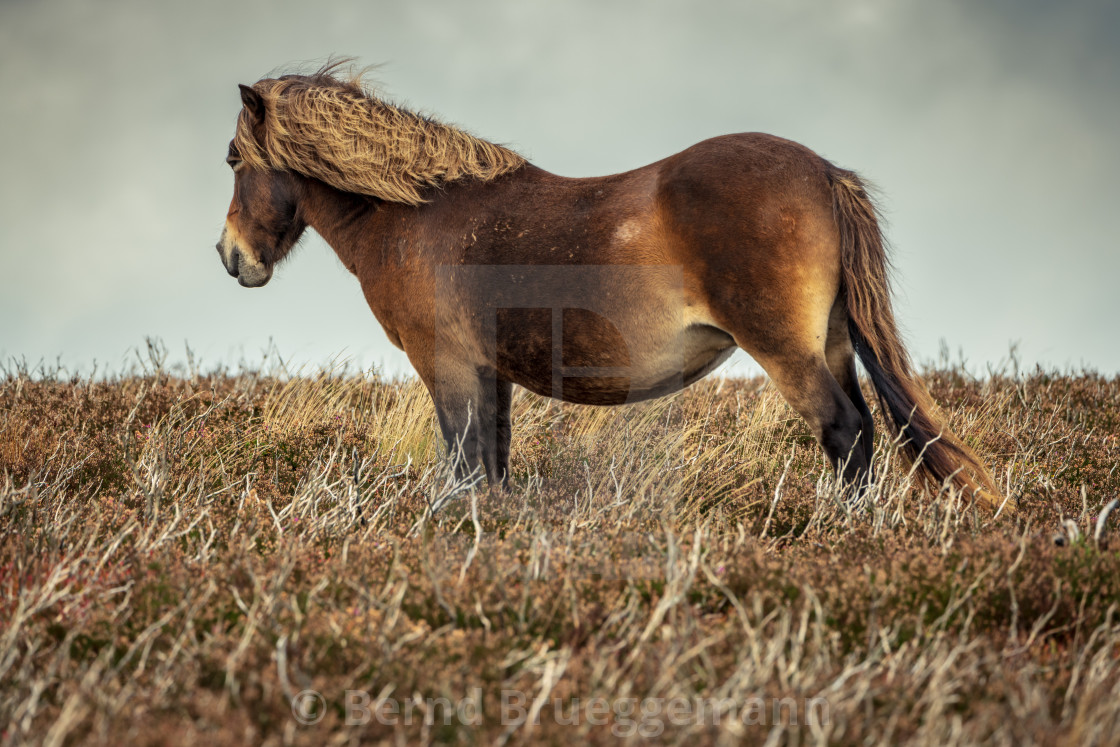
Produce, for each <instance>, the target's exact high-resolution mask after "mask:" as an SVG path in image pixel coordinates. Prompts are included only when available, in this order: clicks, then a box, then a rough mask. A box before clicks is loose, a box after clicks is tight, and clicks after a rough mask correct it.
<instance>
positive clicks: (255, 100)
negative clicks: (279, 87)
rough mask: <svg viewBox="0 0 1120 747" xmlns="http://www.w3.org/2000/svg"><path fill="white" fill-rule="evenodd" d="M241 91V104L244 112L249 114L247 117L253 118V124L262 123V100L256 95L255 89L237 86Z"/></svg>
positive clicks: (241, 85)
mask: <svg viewBox="0 0 1120 747" xmlns="http://www.w3.org/2000/svg"><path fill="white" fill-rule="evenodd" d="M237 87H238V88H240V89H241V103H242V104H243V105H244V106H245V110H246V111H247V112H249V116H250V117H252V118H253V121H254V122H263V121H264V99H263V98H261V95H260V94H259V93H257V91H256V89H254V88H252V87H250V86H246V85H244V84H239V85H238V86H237Z"/></svg>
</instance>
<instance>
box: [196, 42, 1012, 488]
mask: <svg viewBox="0 0 1120 747" xmlns="http://www.w3.org/2000/svg"><path fill="white" fill-rule="evenodd" d="M240 89H241V100H242V104H243V107H242V110H241V112H240V114H239V116H238V120H237V129H236V134H235V136H234V138H233V140H232V141H231V143H230V146H229V154H228V157H227V161H228V163H229V165H230V166H231V167H232V168H233V172H234V192H233V200H232V202H231V204H230V208H229V214H228V215H227V217H226V223H225V229H224V230H223V232H222V236H221V240H220V241H219V243H218V246H217V248H218V253H219V254H220V255H221V259H222V262H223V264H224V265H225V267H226V270H227V271H228V272H229V274H230V275H232V276H234V277H236V278H237V280H238V281H239V282H240V283H241V285H243V286H246V287H257V286H262V285H264V284H265V283H267V282H268V281H269V279H270V278H271V277H272V271H273V268H274V267H275V265H276V264H277V263H278V262H280V261H281V260H282V259H283V258H284V257H285V256H286V255H287V254H288V253H289V251H290V250H291V249H292V247H293V246H294V245H295V244H296V242H297V241H298V240H299V238H300V236H301V234H303V232H304V230H305V229H306V228H307V227H308V226H310V227H312V228H314V229H315V231H317V232H318V233H319V234H320V235H321V236H322V237H323V239H325V240H326V242H327V243H328V244H329V245H330V246H331V247H332V248H333V249H334V251H335V252H336V253H337V254H338V257H339V258H340V259H341V260H342V263H343V264H344V265H345V266H346V267H347V268H349V270H350V271H351V272H352V273H353V274H354V275H356V276H357V278H358V280H359V282H360V283H361V287H362V291H363V293H364V294H365V298H366V301H367V302H368V303H369V307H370V309H371V310H372V311H373V313H374V315H375V316H376V317H377V320H378V321H379V322H380V323H381V325H382V327H383V328H384V329H385V333H386V334H387V335H388V337H389V339H390V340H391V341H392V343H393V344H394V345H396V346H397V347H399V348H401V349H402V350H404V351H405V353H406V354H407V355H408V358H409V360H410V361H411V363H412V365H413V366H414V367H415V369H416V372H417V373H418V374H419V376H420V378H421V379H422V380H423V382H424V384H425V385H426V386H427V388H428V390H429V392H430V393H431V396H432V399H433V400H434V402H435V406H436V412H437V415H438V420H439V425H440V428H441V430H442V433H443V436H444V438H445V439H446V441H447V442H448V445H449V449H450V452H451V453H452V454H453V455H457V459H458V462H457V468H458V469H459V471H460V474H462V473H466V472H470V471H472V470H474V469H476V468H477V467H478V466H479V464H481V466H482V468H483V469H484V470H485V473H486V476H487V479H488V480H489V482H490V484H491V485H492V486H494V485H499V484H505V482H506V481H507V480H508V478H509V446H510V399H511V394H512V386H513V385H514V384H518V385H520V386H523V387H525V388H526V389H529V390H530V391H532V392H535V393H537V394H539V395H542V396H545V397H553V398H557V399H562V400H564V401H567V402H577V403H583V404H591V405H611V404H620V403H624V402H633V401H637V400H642V399H647V398H651V397H657V396H660V395H664V394H667V393H669V392H673V391H676V390H679V389H681V388H683V387H685V386H688V385H689V384H691V383H692V382H694V381H696V380H697V379H699V378H701V377H702V376H704V375H705V374H707V373H708V372H710V371H711V370H712V369H714V368H715V367H716V366H718V365H719V364H720V363H721V362H722V361H723V360H725V359H726V358H727V357H728V356H729V355H730V354H731V352H732V351H733V350H734V349H735V347H736V346H738V347H739V348H742V349H743V350H745V351H746V352H747V353H749V354H750V355H751V356H752V357H753V358H754V359H755V360H756V361H757V362H758V363H759V364H760V365H761V366H762V367H763V369H765V371H766V372H767V374H768V375H769V376H770V378H771V379H772V380H773V382H774V384H775V385H776V386H777V388H778V390H779V391H780V392H781V394H782V396H783V397H785V399H786V400H787V401H788V402H789V403H790V405H791V406H792V407H793V408H794V409H795V410H796V411H797V412H798V413H800V415H801V416H802V417H803V418H804V419H805V420H806V421H807V422H808V424H809V426H810V428H811V429H812V431H813V433H814V434H815V436H816V437H817V440H818V441H819V442H820V445H821V446H822V447H823V449H824V452H825V454H826V455H827V457H828V460H829V462H830V463H831V464H832V465H833V466H834V468H835V469H836V470H837V471H838V472H839V473H840V475H841V477H842V479H843V480H845V481H846V482H848V483H850V484H852V485H853V486H855V487H856V488H859V487H862V486H864V485H866V484H867V482H868V481H869V480H870V461H871V457H872V452H873V434H874V423H873V421H872V416H871V411H870V410H869V409H868V407H867V403H866V402H865V401H864V398H863V395H862V393H861V391H860V385H859V381H858V379H857V375H856V368H855V356H856V355H858V356H859V358H860V360H861V361H862V363H863V366H864V368H865V369H866V370H867V373H868V375H869V377H870V379H871V382H872V383H873V385H874V387H875V390H876V392H877V394H878V397H879V400H880V402H881V404H882V408H883V412H884V413H885V415H886V419H887V421H888V423H889V425H890V428H891V430H892V431H893V432H894V434H895V435H896V436H898V437H899V438H900V440H901V441H903V442H904V443H905V447H904V448H905V452H906V453H907V455H908V456H909V457H910V458H911V459H912V460H920V465H921V467H922V468H923V469H924V473H925V475H926V476H927V477H928V479H929V480H930V481H931V482H932V483H934V484H935V485H936V486H940V485H942V484H944V483H946V482H947V481H948V482H951V483H954V484H955V485H956V486H958V487H960V488H962V489H964V490H966V491H968V492H969V493H973V494H975V493H979V494H981V495H985V496H986V497H988V498H989V499H991V498H994V496H997V495H998V493H999V491H998V489H997V488H996V486H995V484H994V481H993V480H992V478H991V477H990V475H989V474H988V472H987V470H986V469H985V468H984V466H983V465H982V464H981V462H980V460H979V459H978V458H977V457H976V455H975V454H974V453H973V451H972V450H971V449H969V448H968V447H967V446H966V445H965V444H964V443H963V442H962V441H961V440H960V439H958V438H957V437H956V436H954V435H953V434H952V433H950V432H949V431H948V430H947V429H946V428H945V427H944V426H943V425H942V424H941V423H940V422H939V421H938V419H937V417H936V415H935V409H936V408H935V405H934V404H933V402H932V400H931V398H930V397H929V395H928V394H927V392H926V390H925V389H924V387H923V386H922V384H921V383H920V381H919V380H918V379H917V378H916V377H915V374H914V371H913V367H912V365H911V363H910V360H909V358H908V356H907V353H906V351H905V349H904V348H903V346H902V344H901V342H900V340H899V335H898V332H897V330H896V327H895V320H894V315H893V312H892V310H891V303H890V292H889V287H888V262H887V257H886V255H885V252H884V242H883V239H882V236H881V234H880V230H879V225H878V221H877V216H876V210H875V207H874V206H873V204H872V202H871V200H870V199H869V196H868V192H867V189H866V188H865V186H864V184H863V182H862V181H861V180H860V178H859V177H858V176H856V174H854V173H852V172H851V171H846V170H844V169H841V168H838V167H836V166H834V165H833V164H831V163H829V162H828V161H826V160H825V159H824V158H822V157H820V156H818V155H816V154H815V153H813V152H812V151H810V150H809V149H808V148H806V147H804V146H802V145H799V144H797V143H794V142H791V141H789V140H784V139H782V138H778V137H774V136H772V135H765V134H758V133H747V134H738V135H727V136H723V137H717V138H712V139H710V140H705V141H704V142H701V143H698V144H696V145H693V146H692V147H690V148H688V149H686V150H684V151H681V152H680V153H677V154H676V155H673V156H670V157H668V158H665V159H663V160H661V161H658V162H656V163H653V164H650V165H648V166H644V167H642V168H639V169H636V170H634V171H629V172H626V173H622V174H616V175H613V176H605V177H596V178H581V179H573V178H564V177H560V176H556V175H554V174H551V173H549V172H547V171H544V170H542V169H539V168H537V167H536V166H533V165H532V164H530V163H528V162H527V161H526V160H525V159H524V158H523V157H521V156H520V155H518V154H517V153H515V152H513V151H512V150H509V149H507V148H505V147H502V146H500V145H496V144H493V143H490V142H486V141H485V140H482V139H479V138H477V137H474V136H472V135H469V134H467V133H466V132H463V131H461V130H459V129H456V128H454V127H450V126H448V125H445V124H441V123H439V122H437V121H434V120H432V119H430V118H426V117H422V116H419V115H417V114H414V113H412V112H409V111H407V110H405V109H402V108H399V107H397V106H394V105H391V104H389V103H387V102H385V101H382V100H380V99H378V98H377V97H376V96H375V95H373V94H372V93H370V92H368V91H367V90H366V89H365V88H364V87H363V86H362V84H361V81H360V76H359V77H353V78H351V77H344V76H342V75H340V74H339V73H338V65H337V63H336V64H333V65H329V66H327V67H325V68H323V69H321V70H320V71H318V72H317V73H314V74H311V75H285V76H282V77H279V78H265V79H262V80H259V81H258V82H257V83H255V84H253V85H252V86H245V85H242V86H241V87H240Z"/></svg>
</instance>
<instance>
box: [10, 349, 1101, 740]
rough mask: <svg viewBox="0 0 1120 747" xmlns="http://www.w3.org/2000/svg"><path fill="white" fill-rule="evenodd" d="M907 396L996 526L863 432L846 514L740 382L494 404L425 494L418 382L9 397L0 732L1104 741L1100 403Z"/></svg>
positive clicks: (986, 395) (288, 381)
mask: <svg viewBox="0 0 1120 747" xmlns="http://www.w3.org/2000/svg"><path fill="white" fill-rule="evenodd" d="M926 381H927V382H928V383H929V386H930V389H931V393H932V394H933V396H934V397H935V398H936V399H937V400H938V401H940V402H942V403H944V412H945V414H946V416H947V418H948V420H949V422H950V424H951V425H952V427H953V428H954V429H955V430H956V431H957V432H958V433H960V434H961V436H962V438H963V439H965V440H966V441H967V442H968V443H969V444H970V445H971V446H973V447H974V448H975V449H976V450H977V451H978V452H980V453H982V454H985V455H988V458H989V459H990V463H991V464H992V465H994V467H995V469H994V470H993V471H994V473H995V474H996V476H997V478H998V480H999V482H1000V487H1001V489H1002V490H1003V492H1004V494H1005V495H1009V496H1012V500H1015V501H1017V503H1018V509H1019V510H1018V512H1017V513H1016V514H1015V515H1014V516H1012V517H1009V516H1007V515H1006V514H1004V515H1001V516H998V517H995V518H992V516H991V512H990V511H981V510H978V509H974V508H971V507H970V506H969V505H968V503H967V502H966V501H964V500H962V498H961V496H960V494H959V493H958V492H956V491H955V490H954V489H952V488H949V489H948V490H946V491H943V492H941V493H940V494H937V495H934V494H932V493H930V492H929V491H928V490H927V489H926V488H923V487H921V486H920V485H919V484H918V483H917V482H916V481H912V480H911V479H910V477H909V476H908V474H907V473H906V472H904V471H903V470H902V469H901V468H900V467H898V466H897V464H896V460H895V454H894V451H893V449H892V448H891V444H889V443H888V442H886V441H884V442H883V443H882V444H881V445H880V446H881V449H880V454H879V462H878V464H877V469H878V474H879V479H878V482H877V483H876V485H875V487H874V488H873V489H872V490H871V491H869V492H868V493H867V495H865V496H864V497H863V498H861V499H859V500H855V501H853V500H852V499H850V498H849V497H847V496H845V495H843V494H841V493H839V492H838V491H837V489H836V486H835V484H834V482H833V480H832V478H831V476H830V470H829V469H828V468H827V466H826V465H825V463H824V461H823V458H822V457H820V456H819V453H818V450H817V448H816V446H815V444H814V443H813V442H812V439H811V437H810V436H809V434H808V432H807V431H806V430H805V429H804V426H803V425H802V422H801V421H800V420H799V419H798V418H797V417H796V416H795V415H794V414H793V413H792V412H791V411H789V410H788V409H787V407H786V405H785V404H784V403H783V402H782V400H781V399H780V398H779V397H778V396H777V395H776V393H775V392H773V390H772V389H771V388H770V387H769V386H768V385H766V384H765V383H764V382H761V381H736V380H728V381H718V380H715V381H707V382H703V383H701V384H700V385H697V386H694V387H692V388H691V389H689V390H687V391H685V392H683V393H681V394H679V395H676V396H673V397H671V398H668V399H666V400H662V401H659V402H655V403H651V404H647V405H642V406H630V407H625V408H619V409H594V408H581V407H578V406H567V405H565V406H563V407H560V408H555V407H554V406H552V405H550V404H549V403H546V402H544V401H542V400H540V399H538V398H535V397H532V396H530V395H525V394H523V393H522V394H519V395H518V397H517V399H516V400H515V404H514V407H515V421H514V422H515V423H516V425H515V432H514V447H513V455H514V456H513V471H514V485H515V487H514V489H513V491H512V493H511V494H509V495H499V494H492V493H488V492H483V491H480V490H478V489H477V487H474V488H472V487H470V486H466V487H464V486H461V485H460V486H456V485H455V484H454V482H453V480H452V479H451V478H450V477H449V476H448V474H447V473H446V472H445V470H444V469H443V467H442V463H441V461H440V459H439V454H438V451H437V441H436V438H435V424H434V422H433V420H434V416H433V413H432V409H431V405H430V403H429V402H428V401H427V399H426V395H425V393H424V391H423V389H422V387H420V386H419V385H418V384H417V383H416V382H414V381H403V382H387V381H382V380H380V379H377V378H376V377H355V376H336V375H332V374H330V373H323V374H320V375H318V376H315V377H311V378H298V377H297V378H289V377H281V376H271V375H266V374H257V373H248V374H242V375H237V376H233V375H223V374H215V375H211V376H206V377H199V376H190V377H187V376H181V377H180V376H168V375H167V374H165V373H163V372H156V373H153V374H151V375H148V376H140V377H121V378H117V379H114V380H110V381H92V382H91V381H86V380H79V379H70V380H61V379H60V378H59V377H57V376H45V377H38V378H36V377H31V376H28V375H27V374H26V373H16V374H10V375H9V376H8V377H7V378H6V379H4V380H3V381H0V473H2V475H3V478H2V485H0V620H2V621H3V627H2V628H0V723H3V724H7V726H6V727H4V731H3V733H2V734H0V741H2V742H3V743H5V744H8V743H13V744H14V743H22V742H24V741H45V742H56V743H57V742H59V741H63V740H65V739H71V740H73V739H75V738H78V737H81V736H83V735H84V736H86V737H89V738H92V739H93V740H94V741H116V742H128V743H133V742H141V743H145V742H159V743H165V742H168V741H172V742H177V743H192V742H193V743H199V742H205V743H208V744H209V743H217V744H222V743H230V744H232V743H242V742H244V741H253V742H263V741H268V742H273V743H275V742H280V741H284V742H288V741H292V742H297V743H308V744H319V743H323V742H326V741H328V740H330V739H338V740H340V741H346V740H348V739H354V740H360V741H390V740H394V739H396V738H397V737H402V738H404V739H406V740H408V741H428V742H441V743H442V742H491V741H495V740H499V739H502V738H504V737H505V736H512V737H514V738H516V739H520V740H523V741H533V742H536V741H543V742H557V743H559V742H564V741H569V740H570V738H572V737H571V734H575V735H582V737H583V738H584V739H587V740H589V741H592V742H596V743H599V742H610V741H614V740H615V739H616V738H618V737H623V738H625V737H627V736H632V735H645V736H654V737H657V738H660V739H662V740H664V741H675V740H678V739H685V738H687V739H689V740H690V741H693V742H697V743H714V742H717V741H719V740H721V739H735V738H741V739H746V740H747V741H749V742H756V743H761V742H763V741H764V740H765V739H766V738H767V737H768V736H771V735H773V736H774V737H775V738H776V740H777V741H778V742H779V743H794V742H798V743H837V744H856V743H860V744H862V743H881V744H893V743H913V744H934V743H935V744H949V743H958V744H966V743H969V744H971V743H979V742H986V741H992V742H996V743H1005V744H1020V743H1043V744H1058V743H1074V742H1076V743H1078V744H1108V743H1112V742H1113V741H1114V740H1115V734H1117V733H1120V706H1118V705H1117V704H1118V703H1120V699H1118V697H1117V695H1118V694H1120V667H1118V656H1120V619H1118V617H1117V611H1118V609H1120V552H1118V548H1120V544H1118V542H1117V519H1118V518H1120V517H1118V516H1117V514H1113V515H1112V517H1111V519H1109V520H1108V521H1107V525H1105V526H1103V527H1102V529H1101V531H1100V532H1099V534H1098V533H1097V531H1096V529H1097V523H1098V519H1099V517H1100V514H1101V511H1102V507H1103V506H1104V505H1105V504H1106V503H1108V501H1110V500H1111V499H1112V498H1114V497H1116V496H1117V495H1118V494H1120V473H1118V471H1117V469H1116V464H1117V463H1118V457H1120V381H1118V380H1117V379H1108V378H1104V377H1101V376H1098V375H1095V374H1091V373H1090V374H1079V375H1055V374H1049V373H1044V372H1036V373H1035V374H1033V375H1029V376H1020V375H1016V376H1003V375H995V376H992V377H989V378H988V379H985V380H975V379H973V378H971V377H969V376H968V375H967V374H965V373H964V372H962V371H960V370H957V369H947V370H937V371H929V372H926ZM1056 540H1057V541H1056ZM306 689H311V690H315V691H317V692H319V693H321V694H322V696H323V710H322V715H323V718H322V720H321V721H319V722H318V723H316V724H314V725H309V726H303V725H300V724H299V723H298V722H297V721H296V720H295V718H294V717H293V710H292V701H293V698H296V697H297V693H299V692H300V691H303V690H306ZM348 690H355V691H360V692H363V693H366V694H368V695H369V697H370V704H371V705H370V707H372V704H375V703H377V702H378V698H379V697H380V698H381V699H382V700H381V701H380V702H382V703H383V704H388V703H395V704H396V705H397V707H398V708H399V709H401V710H400V711H399V712H398V714H397V715H396V716H395V718H396V720H397V722H398V723H396V724H383V723H379V721H378V720H377V719H373V720H371V721H370V722H369V723H366V724H347V723H346V718H347V715H348V713H351V712H349V711H347V701H346V697H347V691H348ZM503 691H505V692H506V694H507V696H508V697H510V698H513V699H512V700H510V701H508V703H511V704H512V703H520V704H521V706H522V707H523V708H524V712H526V713H527V712H529V711H530V710H531V708H532V707H533V703H534V701H537V702H538V704H539V710H538V716H539V719H538V720H539V724H537V725H532V724H524V723H523V724H518V723H516V722H510V721H509V719H508V718H506V719H504V720H505V723H503V717H504V716H510V715H511V714H512V715H517V713H518V711H517V710H516V709H512V708H510V709H503V707H502V706H503V700H502V692H503ZM518 697H523V698H524V700H522V701H518V700H516V698H518ZM440 698H444V699H446V704H445V702H444V701H440V700H438V699H440ZM472 698H477V700H476V701H475V702H476V703H477V705H478V706H479V710H478V713H477V714H474V713H472V712H467V713H466V714H464V713H463V712H460V713H459V714H456V713H455V712H454V708H455V707H456V706H460V705H463V704H469V703H470V702H472V700H471V699H472ZM783 698H784V699H788V701H780V700H775V699H783ZM813 698H823V699H824V702H826V703H827V711H826V712H825V715H826V718H825V719H823V721H822V720H820V719H818V720H817V721H816V722H813V723H809V722H807V721H806V720H805V715H806V714H805V711H804V710H802V711H799V712H798V713H799V715H800V717H801V718H800V719H799V720H798V721H797V722H796V723H793V720H792V719H791V718H789V713H788V710H787V712H786V716H784V717H782V718H775V717H774V714H773V713H772V711H771V709H770V706H769V704H770V703H773V702H788V703H791V704H796V705H799V707H802V708H805V707H807V706H806V704H807V703H808V702H810V701H811V700H812V699H813ZM576 699H578V705H577V703H576ZM597 699H601V700H597ZM759 699H767V700H759ZM757 702H764V703H766V704H767V706H766V708H765V713H764V714H763V713H761V712H756V713H754V714H753V715H754V718H753V720H752V718H748V717H747V713H746V710H745V709H746V708H747V707H748V706H749V705H750V704H751V703H757ZM596 703H600V704H603V707H604V708H605V711H602V712H599V713H596V712H595V711H593V710H592V709H593V708H594V705H595V704H596ZM672 703H677V704H684V705H687V706H688V709H691V710H677V711H671V710H669V708H670V707H671V705H670V704H672ZM698 704H701V705H704V706H706V707H709V709H711V708H715V707H717V706H720V705H722V707H724V708H725V709H726V710H725V711H724V712H723V713H720V714H716V713H714V711H712V710H709V711H706V712H705V713H703V714H699V713H698V711H697V705H698ZM449 708H450V709H451V710H450V711H449V710H448V709H449ZM573 708H574V709H575V711H573ZM405 709H407V710H409V711H410V716H411V719H410V723H404V721H405V713H404V711H405ZM312 713H313V714H314V715H319V714H320V711H319V710H313V711H312ZM382 715H383V716H386V718H383V720H385V721H389V720H392V718H391V714H389V713H388V712H387V711H386V712H382ZM462 715H467V716H475V715H477V718H467V719H465V720H466V721H467V722H468V723H463V721H464V719H463V718H461V716H462ZM445 716H450V718H445ZM565 720H574V721H576V722H577V723H575V724H573V725H567V726H566V725H564V724H563V722H564V721H565Z"/></svg>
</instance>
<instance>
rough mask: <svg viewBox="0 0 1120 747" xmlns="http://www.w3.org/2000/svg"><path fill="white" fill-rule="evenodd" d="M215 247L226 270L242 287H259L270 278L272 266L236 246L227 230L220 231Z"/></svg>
mask: <svg viewBox="0 0 1120 747" xmlns="http://www.w3.org/2000/svg"><path fill="white" fill-rule="evenodd" d="M216 248H217V250H218V256H219V257H220V258H221V260H222V266H223V267H225V268H226V272H228V273H229V275H230V277H233V278H237V282H238V283H240V284H241V285H242V286H243V287H245V288H259V287H260V286H262V285H264V284H265V283H267V282H268V281H269V280H271V279H272V268H271V267H269V266H268V265H266V264H265V263H263V262H261V261H260V260H258V259H257V258H256V257H254V256H253V254H252V252H250V251H246V250H244V249H242V248H241V247H240V246H238V245H237V242H236V241H234V240H233V237H232V236H231V235H230V232H229V231H228V230H223V231H222V238H221V239H220V240H219V241H218V244H217V247H216Z"/></svg>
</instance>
